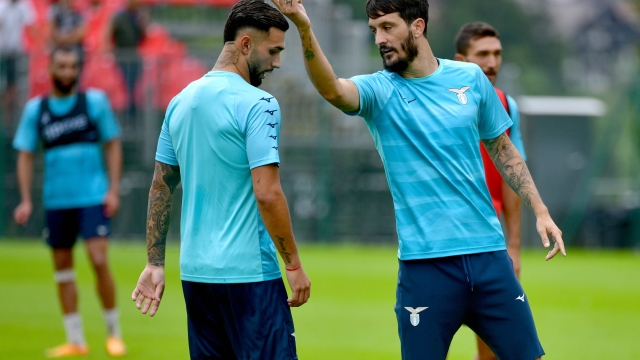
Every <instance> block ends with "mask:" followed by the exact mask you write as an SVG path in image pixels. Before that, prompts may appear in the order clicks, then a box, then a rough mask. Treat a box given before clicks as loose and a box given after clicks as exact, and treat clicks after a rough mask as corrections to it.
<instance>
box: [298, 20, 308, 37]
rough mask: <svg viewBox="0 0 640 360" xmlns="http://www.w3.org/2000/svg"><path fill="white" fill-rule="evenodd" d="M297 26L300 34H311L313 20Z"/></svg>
mask: <svg viewBox="0 0 640 360" xmlns="http://www.w3.org/2000/svg"><path fill="white" fill-rule="evenodd" d="M296 27H297V28H298V32H299V33H300V36H305V35H309V32H310V31H311V22H308V23H301V24H296Z"/></svg>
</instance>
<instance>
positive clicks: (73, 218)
mask: <svg viewBox="0 0 640 360" xmlns="http://www.w3.org/2000/svg"><path fill="white" fill-rule="evenodd" d="M46 215H47V229H46V230H45V234H44V237H45V239H46V241H47V244H49V246H51V247H52V248H56V249H67V248H71V247H73V245H74V244H75V243H76V238H77V237H78V234H80V235H82V237H83V238H84V239H85V240H89V239H93V238H97V237H104V236H109V234H110V232H111V229H110V227H111V221H110V220H109V218H108V217H106V216H104V210H103V207H102V205H96V206H89V207H84V208H77V209H64V210H47V214H46Z"/></svg>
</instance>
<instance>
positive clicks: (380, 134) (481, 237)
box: [350, 59, 513, 260]
mask: <svg viewBox="0 0 640 360" xmlns="http://www.w3.org/2000/svg"><path fill="white" fill-rule="evenodd" d="M438 61H439V66H438V69H437V70H436V71H435V72H434V73H433V74H431V75H429V76H426V77H423V78H406V79H405V78H402V77H401V76H400V75H398V74H396V73H391V72H388V71H380V72H377V73H375V74H370V75H361V76H355V77H353V78H351V80H352V81H353V82H354V83H355V84H356V86H357V88H358V91H359V93H360V109H359V111H357V112H356V113H352V114H350V115H359V116H361V117H363V118H364V119H365V121H366V124H367V126H368V128H369V131H370V132H371V135H372V136H373V140H374V142H375V146H376V149H377V150H378V152H379V154H380V157H381V158H382V162H383V163H384V168H385V172H386V176H387V181H388V183H389V188H390V189H391V195H392V196H393V204H394V207H395V215H396V227H397V232H398V240H399V249H398V257H399V258H400V259H401V260H413V259H425V258H437V257H445V256H453V255H464V254H473V253H480V252H488V251H498V250H504V249H506V246H505V240H504V235H503V233H502V229H501V227H500V222H499V220H498V218H497V216H496V212H495V210H494V209H493V206H492V203H491V198H490V196H489V190H488V188H487V184H486V181H485V175H484V167H483V164H482V158H481V155H480V147H479V146H478V143H479V141H480V139H492V138H495V137H497V136H498V135H500V134H502V133H503V132H504V131H505V130H507V129H508V128H509V127H510V126H511V125H512V124H513V123H512V121H511V119H510V118H509V115H507V112H506V111H505V109H504V107H503V106H502V103H501V102H500V99H499V98H498V95H497V94H496V92H495V91H494V89H493V86H492V85H491V83H490V82H489V80H488V79H487V77H486V76H485V75H484V73H483V72H482V70H480V68H479V67H478V66H477V65H475V64H471V63H463V62H456V61H450V60H443V59H438Z"/></svg>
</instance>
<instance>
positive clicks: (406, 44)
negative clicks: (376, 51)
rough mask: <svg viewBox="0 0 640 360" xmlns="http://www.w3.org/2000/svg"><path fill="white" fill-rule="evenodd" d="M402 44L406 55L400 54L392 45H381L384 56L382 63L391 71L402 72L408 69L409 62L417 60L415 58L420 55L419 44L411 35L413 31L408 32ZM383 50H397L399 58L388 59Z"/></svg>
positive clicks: (381, 53) (381, 54)
mask: <svg viewBox="0 0 640 360" xmlns="http://www.w3.org/2000/svg"><path fill="white" fill-rule="evenodd" d="M400 46H401V47H402V50H403V51H404V53H405V56H404V57H403V56H400V53H398V50H397V49H396V48H394V47H392V46H386V45H381V46H380V56H382V64H383V65H384V68H385V69H386V70H388V71H390V72H395V73H400V72H403V71H405V70H407V68H408V67H409V64H410V63H411V62H413V60H415V58H416V57H417V56H418V53H419V52H418V45H416V42H415V40H413V36H412V35H411V33H409V34H407V37H405V38H404V40H402V43H401V44H400ZM383 50H393V51H395V52H396V54H397V59H395V60H393V61H391V60H390V61H387V60H386V59H385V58H384V53H383V52H382V51H383Z"/></svg>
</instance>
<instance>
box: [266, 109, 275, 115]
mask: <svg viewBox="0 0 640 360" xmlns="http://www.w3.org/2000/svg"><path fill="white" fill-rule="evenodd" d="M276 111H278V110H277V109H276V110H265V111H264V112H266V113H269V115H273V113H275V112H276Z"/></svg>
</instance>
